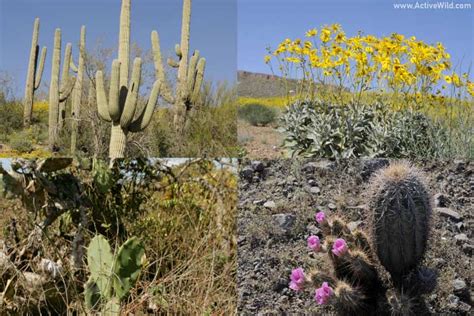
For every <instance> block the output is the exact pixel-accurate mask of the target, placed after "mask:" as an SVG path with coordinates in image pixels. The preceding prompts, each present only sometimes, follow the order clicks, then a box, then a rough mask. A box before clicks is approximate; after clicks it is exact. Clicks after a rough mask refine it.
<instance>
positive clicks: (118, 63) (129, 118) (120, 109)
mask: <svg viewBox="0 0 474 316" xmlns="http://www.w3.org/2000/svg"><path fill="white" fill-rule="evenodd" d="M129 52H130V0H123V1H122V12H121V15H120V36H119V59H116V60H114V61H113V63H112V74H111V80H110V89H109V99H108V100H107V96H106V93H105V87H104V75H103V73H102V71H98V72H97V73H96V84H97V88H96V90H97V108H98V112H99V116H100V117H101V118H102V119H103V120H104V121H107V122H112V131H111V137H110V147H109V158H110V159H111V160H114V159H117V158H123V157H124V155H125V148H126V144H127V134H128V133H129V132H132V133H136V132H140V131H143V130H144V129H145V128H146V127H147V126H148V124H149V123H150V121H151V117H152V115H153V112H154V109H155V105H156V101H157V100H158V96H159V93H160V87H161V83H160V81H159V80H156V81H155V83H154V84H153V89H152V92H151V95H150V98H149V99H148V102H147V104H146V106H145V107H144V108H143V109H142V111H141V113H139V111H138V109H137V106H138V104H137V103H138V90H139V88H140V77H141V67H142V60H141V58H135V60H134V62H133V70H132V78H131V80H130V82H128V67H129V65H128V63H129ZM137 114H138V117H137V118H136V119H134V117H135V116H137Z"/></svg>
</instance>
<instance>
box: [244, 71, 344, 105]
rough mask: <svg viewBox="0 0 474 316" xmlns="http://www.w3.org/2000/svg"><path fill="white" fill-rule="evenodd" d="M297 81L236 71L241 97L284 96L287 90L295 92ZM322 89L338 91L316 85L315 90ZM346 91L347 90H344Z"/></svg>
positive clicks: (327, 86) (329, 86) (328, 86)
mask: <svg viewBox="0 0 474 316" xmlns="http://www.w3.org/2000/svg"><path fill="white" fill-rule="evenodd" d="M297 86H298V80H296V79H286V80H285V79H284V78H282V77H279V76H275V75H270V74H262V73H257V72H250V71H244V70H239V71H237V91H238V94H239V96H241V97H253V98H269V97H279V96H285V95H286V92H287V89H288V90H290V91H291V90H293V91H296V90H297ZM322 87H325V88H330V89H331V88H332V89H338V88H336V87H335V86H331V85H325V86H323V85H321V84H316V88H317V89H320V88H322ZM344 90H346V91H348V90H347V89H344Z"/></svg>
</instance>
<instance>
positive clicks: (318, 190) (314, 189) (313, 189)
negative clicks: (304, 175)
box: [309, 187, 321, 194]
mask: <svg viewBox="0 0 474 316" xmlns="http://www.w3.org/2000/svg"><path fill="white" fill-rule="evenodd" d="M309 192H311V193H312V194H318V193H319V192H321V190H320V189H319V188H318V187H311V189H309Z"/></svg>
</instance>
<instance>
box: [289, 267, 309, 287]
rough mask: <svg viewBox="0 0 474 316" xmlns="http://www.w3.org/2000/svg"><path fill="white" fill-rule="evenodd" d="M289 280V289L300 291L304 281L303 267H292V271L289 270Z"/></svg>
mask: <svg viewBox="0 0 474 316" xmlns="http://www.w3.org/2000/svg"><path fill="white" fill-rule="evenodd" d="M290 280H291V281H290V289H292V290H295V291H300V290H301V289H302V288H303V284H304V281H305V278H304V271H303V269H302V268H296V269H293V271H291V276H290Z"/></svg>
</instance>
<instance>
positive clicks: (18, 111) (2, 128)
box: [0, 102, 23, 141]
mask: <svg viewBox="0 0 474 316" xmlns="http://www.w3.org/2000/svg"><path fill="white" fill-rule="evenodd" d="M0 117H1V122H0V141H5V140H6V139H7V138H8V135H10V134H12V133H13V132H14V131H16V130H19V129H21V128H22V126H23V107H22V105H21V104H20V103H17V102H3V103H0Z"/></svg>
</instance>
